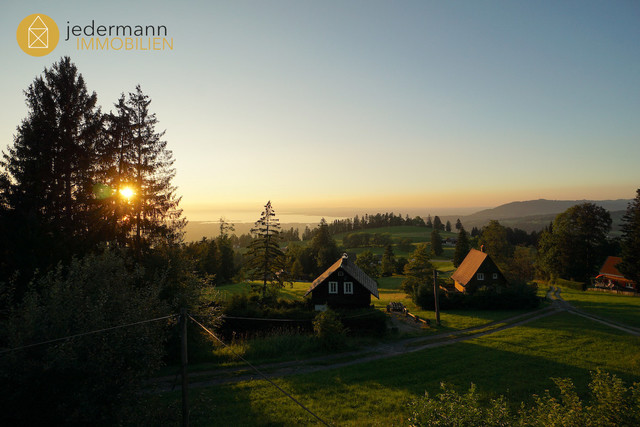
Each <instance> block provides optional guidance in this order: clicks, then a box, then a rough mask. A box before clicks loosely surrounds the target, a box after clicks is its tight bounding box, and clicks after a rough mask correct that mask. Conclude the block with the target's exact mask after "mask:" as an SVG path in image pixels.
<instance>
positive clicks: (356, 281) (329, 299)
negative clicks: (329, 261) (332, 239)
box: [305, 254, 380, 310]
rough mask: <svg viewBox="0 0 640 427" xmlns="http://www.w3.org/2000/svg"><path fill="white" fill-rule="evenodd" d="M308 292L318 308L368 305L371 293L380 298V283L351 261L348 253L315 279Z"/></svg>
mask: <svg viewBox="0 0 640 427" xmlns="http://www.w3.org/2000/svg"><path fill="white" fill-rule="evenodd" d="M309 294H311V301H312V302H313V305H314V307H315V309H316V310H325V309H326V308H327V307H332V308H361V307H369V306H370V305H371V295H373V296H374V297H376V298H378V299H380V297H379V296H378V283H376V281H375V280H373V279H372V278H371V277H369V276H367V274H366V273H365V272H364V271H362V270H361V269H360V268H359V267H358V266H357V265H355V264H354V263H353V262H351V261H349V259H348V256H347V254H344V255H343V256H342V258H340V259H339V260H338V261H336V262H335V263H334V264H333V265H332V266H331V267H329V268H328V269H327V271H325V272H324V273H322V274H321V275H320V276H319V277H318V278H317V279H316V280H314V281H313V283H312V284H311V287H310V288H309V290H308V291H307V293H306V294H305V296H307V295H309Z"/></svg>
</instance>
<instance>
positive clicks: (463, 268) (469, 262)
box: [451, 249, 487, 286]
mask: <svg viewBox="0 0 640 427" xmlns="http://www.w3.org/2000/svg"><path fill="white" fill-rule="evenodd" d="M486 258H487V254H486V253H484V252H480V251H479V250H477V249H471V250H470V251H469V253H468V254H467V256H466V257H465V258H464V261H462V264H460V265H459V266H458V269H457V270H456V271H454V272H453V274H452V275H451V278H452V279H453V280H455V281H456V282H459V283H461V284H462V285H463V286H466V285H467V283H469V280H471V279H473V276H474V275H475V274H476V271H478V268H480V266H481V265H482V263H483V262H484V260H485V259H486Z"/></svg>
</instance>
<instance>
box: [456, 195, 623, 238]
mask: <svg viewBox="0 0 640 427" xmlns="http://www.w3.org/2000/svg"><path fill="white" fill-rule="evenodd" d="M629 202H631V199H618V200H546V199H539V200H528V201H522V202H511V203H507V204H504V205H500V206H498V207H495V208H492V209H484V210H481V211H479V212H476V213H474V214H471V215H466V216H463V217H460V220H461V221H462V224H463V225H464V227H465V229H467V230H470V229H471V228H472V227H478V228H480V227H482V226H484V225H486V224H487V223H488V222H489V221H490V220H492V219H495V220H498V221H500V224H502V225H504V226H508V227H517V228H520V229H523V230H526V231H528V232H531V231H534V230H535V231H540V230H542V229H543V228H544V227H545V226H547V225H548V224H549V223H550V222H551V221H553V219H554V218H555V217H556V215H558V214H559V213H561V212H564V211H566V210H567V209H569V208H570V207H572V206H575V205H577V204H580V203H594V204H596V205H598V206H601V207H603V208H605V209H606V210H608V211H609V212H610V213H611V218H612V220H613V230H612V231H613V232H614V234H615V233H616V232H617V231H618V230H619V225H620V220H621V219H622V215H624V212H625V211H626V209H627V205H628V204H629ZM447 219H448V220H450V221H452V224H454V223H455V220H456V219H457V218H453V217H448V218H447Z"/></svg>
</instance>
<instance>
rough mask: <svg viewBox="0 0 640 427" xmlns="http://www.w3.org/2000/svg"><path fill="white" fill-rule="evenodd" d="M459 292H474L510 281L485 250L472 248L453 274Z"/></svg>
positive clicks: (500, 285) (506, 284)
mask: <svg viewBox="0 0 640 427" xmlns="http://www.w3.org/2000/svg"><path fill="white" fill-rule="evenodd" d="M451 278H452V279H453V280H454V284H455V288H456V290H458V291H459V292H463V293H467V294H472V293H474V292H475V291H477V290H479V289H481V288H498V287H502V286H508V285H509V282H507V279H505V277H504V275H503V274H502V272H501V271H500V269H499V268H498V266H497V265H496V264H495V263H494V262H493V260H492V259H491V257H489V255H488V254H486V253H485V252H481V251H479V250H476V249H471V250H470V251H469V253H468V254H467V256H466V257H465V258H464V261H462V264H460V266H459V267H458V269H457V270H456V271H454V273H453V274H452V275H451Z"/></svg>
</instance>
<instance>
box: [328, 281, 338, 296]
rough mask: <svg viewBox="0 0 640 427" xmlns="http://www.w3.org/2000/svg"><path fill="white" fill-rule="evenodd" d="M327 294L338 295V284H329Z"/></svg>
mask: <svg viewBox="0 0 640 427" xmlns="http://www.w3.org/2000/svg"><path fill="white" fill-rule="evenodd" d="M329 293H330V294H337V293H338V282H329Z"/></svg>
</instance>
